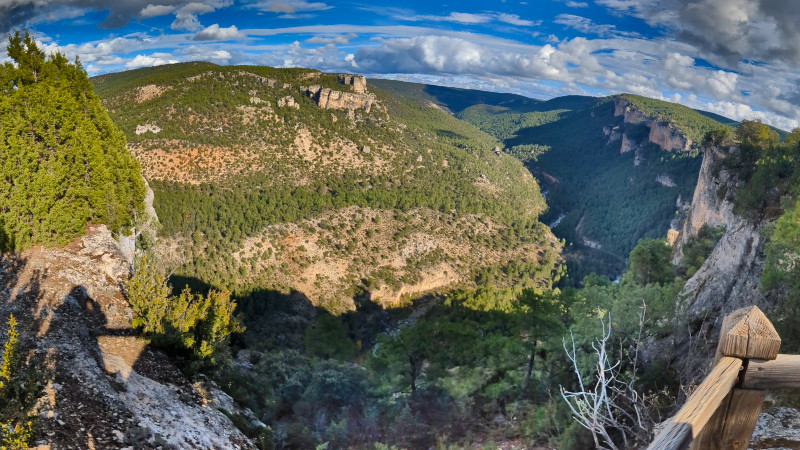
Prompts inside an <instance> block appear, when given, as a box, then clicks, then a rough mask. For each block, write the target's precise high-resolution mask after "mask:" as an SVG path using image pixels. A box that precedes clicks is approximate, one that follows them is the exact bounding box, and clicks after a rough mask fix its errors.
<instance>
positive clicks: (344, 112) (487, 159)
mask: <svg viewBox="0 0 800 450" xmlns="http://www.w3.org/2000/svg"><path fill="white" fill-rule="evenodd" d="M362 80H363V79H362ZM94 82H95V84H96V85H97V92H98V93H99V95H100V96H101V98H102V101H103V104H104V105H105V106H106V108H108V110H109V112H110V114H111V116H112V117H113V119H114V121H115V122H116V124H117V125H118V126H119V127H120V129H122V130H123V132H124V133H125V134H126V136H127V138H128V141H129V147H130V148H131V150H132V152H133V153H134V155H135V156H136V157H137V158H138V160H139V161H140V162H141V165H142V167H143V171H144V174H145V176H146V178H148V180H149V181H150V183H151V186H152V187H153V189H154V191H155V203H154V205H155V208H156V210H157V212H158V215H159V219H160V221H161V223H162V224H163V230H162V231H163V234H164V235H165V236H166V237H167V239H165V240H163V242H168V243H169V244H168V245H166V244H165V245H166V247H165V252H167V253H169V254H170V255H171V256H172V257H173V258H174V260H175V261H178V262H179V264H180V268H179V269H178V271H177V272H176V273H177V274H180V275H183V276H190V277H196V278H198V279H200V280H202V281H203V282H205V283H209V284H211V285H214V286H217V287H220V288H222V287H226V288H229V289H233V290H235V291H236V292H238V293H240V294H241V293H244V292H252V291H256V290H259V289H274V290H278V291H282V292H289V291H292V290H294V291H299V292H302V293H303V294H304V295H306V296H307V297H308V298H309V299H311V301H312V302H313V303H314V304H317V305H325V306H326V307H327V308H329V309H330V310H332V311H334V310H335V311H341V310H344V309H349V308H352V305H353V303H352V302H353V300H352V298H353V296H354V295H356V294H357V293H359V292H369V293H370V295H371V296H372V297H373V299H374V300H375V301H379V302H384V303H386V302H389V303H391V302H396V301H399V300H401V299H402V298H404V296H405V297H408V296H414V295H417V294H418V293H420V292H424V291H429V290H432V289H436V288H444V287H452V286H456V285H464V283H466V285H471V284H473V283H474V279H475V277H476V276H477V275H478V274H479V273H480V272H481V271H484V270H486V269H489V268H492V267H497V268H500V269H502V268H504V267H506V266H507V265H509V264H510V263H519V264H529V265H533V266H535V267H537V268H539V269H537V270H536V275H535V276H532V279H531V280H530V283H531V285H539V286H543V285H546V284H548V283H550V272H552V270H553V268H554V267H555V264H556V260H557V259H558V257H557V255H558V253H559V251H560V250H559V249H560V245H559V244H558V243H557V242H556V241H555V239H554V238H553V237H552V234H550V233H549V230H547V228H546V227H545V226H544V225H542V224H541V223H540V222H539V221H538V216H539V214H540V213H542V212H543V211H544V210H545V202H544V199H543V197H542V195H541V193H540V192H539V188H538V185H537V183H536V181H535V180H534V178H533V177H532V176H531V175H530V173H528V171H527V170H526V169H525V168H524V167H523V166H522V165H521V164H520V163H519V162H518V161H517V160H516V159H514V158H512V157H510V156H508V155H505V154H503V153H498V152H495V151H493V149H494V148H495V147H496V146H497V145H498V142H497V140H496V139H495V138H493V137H491V136H489V135H488V134H486V133H484V132H482V131H480V130H478V129H477V128H475V127H474V126H472V125H470V124H467V123H465V122H463V121H460V120H458V119H456V118H454V117H452V116H450V115H448V114H446V113H444V112H442V111H440V110H438V109H435V108H431V107H429V106H425V105H420V104H417V103H414V102H411V101H408V100H406V99H403V98H401V97H398V96H396V95H392V94H390V93H388V92H384V91H381V90H378V89H375V88H374V87H370V88H369V91H368V92H364V91H363V89H360V88H359V89H357V88H356V87H353V86H350V85H348V84H344V78H343V77H337V75H331V74H323V73H320V72H317V71H313V70H308V69H290V70H284V69H274V68H269V67H252V66H247V67H244V66H236V67H218V66H214V65H210V64H206V63H188V64H177V65H172V66H166V67H165V66H162V67H156V68H152V69H139V70H136V71H131V72H125V73H121V74H112V75H106V76H102V77H98V78H95V79H94ZM500 272H501V273H503V270H500ZM500 278H502V277H500ZM500 278H499V279H498V282H499V283H501V284H503V283H505V284H508V283H510V282H512V280H511V279H510V278H509V277H506V278H507V279H505V280H501V279H500Z"/></svg>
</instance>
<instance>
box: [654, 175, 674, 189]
mask: <svg viewBox="0 0 800 450" xmlns="http://www.w3.org/2000/svg"><path fill="white" fill-rule="evenodd" d="M656 183H658V184H660V185H662V186H666V187H670V188H674V187H675V186H677V184H675V181H673V180H672V178H670V176H669V175H667V174H664V173H661V174H658V176H656Z"/></svg>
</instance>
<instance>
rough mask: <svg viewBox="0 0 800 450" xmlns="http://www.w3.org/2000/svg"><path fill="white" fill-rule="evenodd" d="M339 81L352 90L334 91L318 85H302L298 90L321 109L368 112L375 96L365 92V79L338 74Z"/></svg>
mask: <svg viewBox="0 0 800 450" xmlns="http://www.w3.org/2000/svg"><path fill="white" fill-rule="evenodd" d="M339 83H341V84H342V85H344V86H349V87H350V90H351V91H352V92H344V91H336V90H333V89H330V88H324V87H322V86H319V85H313V86H302V87H300V92H302V93H303V94H304V95H306V96H308V98H310V99H311V100H314V102H316V104H317V106H319V107H320V108H322V109H338V110H346V111H355V110H357V109H363V110H364V111H365V112H367V113H368V112H370V110H371V109H372V106H373V104H374V103H375V96H374V95H372V94H370V93H368V92H367V79H366V78H364V77H362V76H358V75H346V74H342V75H339Z"/></svg>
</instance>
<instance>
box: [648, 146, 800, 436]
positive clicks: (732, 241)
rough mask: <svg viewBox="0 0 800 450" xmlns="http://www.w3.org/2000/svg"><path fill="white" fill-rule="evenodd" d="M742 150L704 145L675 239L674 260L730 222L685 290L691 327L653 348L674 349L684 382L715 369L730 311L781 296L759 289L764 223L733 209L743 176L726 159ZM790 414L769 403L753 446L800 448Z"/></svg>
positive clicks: (770, 303)
mask: <svg viewBox="0 0 800 450" xmlns="http://www.w3.org/2000/svg"><path fill="white" fill-rule="evenodd" d="M737 151H738V148H736V147H732V148H718V147H709V148H706V149H705V153H704V156H703V163H702V166H701V170H700V175H699V179H698V183H697V188H696V189H695V192H694V197H693V199H692V204H691V207H690V209H689V212H688V216H687V219H686V221H685V223H684V225H683V228H682V229H681V231H680V235H679V236H678V238H677V239H676V244H675V245H676V251H675V254H676V256H675V258H676V259H675V262H677V261H678V260H679V258H680V255H681V248H682V247H683V246H684V245H685V244H686V241H687V240H688V239H689V238H690V237H691V236H694V235H696V234H697V232H698V231H699V229H700V227H702V226H703V225H709V226H714V227H725V233H724V234H723V236H722V238H721V239H720V240H719V242H718V243H717V245H716V247H714V249H713V251H712V252H711V254H710V255H709V256H708V258H707V259H706V261H705V262H704V263H703V265H702V267H701V268H700V269H699V270H698V271H697V273H696V274H695V275H694V276H693V277H692V278H690V279H689V280H688V281H687V282H686V285H685V286H684V289H683V292H682V293H681V297H682V298H683V302H684V303H683V305H682V312H683V319H685V322H686V327H685V328H686V330H681V332H679V333H678V334H676V335H674V336H673V337H671V338H669V339H668V340H666V341H663V342H660V343H657V344H656V345H655V346H654V347H653V350H652V351H653V352H654V354H657V353H659V352H660V353H661V356H659V357H660V358H663V355H664V354H670V353H671V355H672V358H674V362H675V367H677V368H678V370H679V372H680V374H681V382H682V383H683V385H684V386H692V385H696V383H698V382H699V381H701V380H702V379H703V377H705V375H706V374H707V373H708V371H709V370H710V368H711V364H712V363H713V358H714V353H715V350H716V346H717V342H718V340H719V332H720V327H721V325H722V319H723V318H724V317H725V315H727V314H728V313H730V312H732V311H733V310H735V309H738V308H741V307H744V306H749V305H757V306H758V307H759V308H761V309H762V310H763V311H764V312H766V313H768V314H769V313H770V312H771V311H774V310H775V309H776V307H777V306H778V305H779V303H780V301H781V294H780V293H779V292H769V293H766V294H763V293H761V291H760V289H759V282H760V279H761V274H762V270H763V267H764V244H765V238H764V236H762V234H761V233H760V232H759V231H760V226H759V225H758V224H754V223H752V222H750V221H748V220H746V219H744V218H742V217H739V216H737V215H736V214H734V213H733V199H734V196H735V192H736V188H737V187H739V185H740V181H739V180H738V179H737V178H736V176H735V175H733V174H731V173H729V172H727V171H726V170H725V169H724V168H723V167H722V164H721V163H722V160H723V159H724V158H725V157H726V156H728V155H729V154H730V153H731V152H737ZM687 331H688V332H687ZM787 411H789V412H788V413H787ZM787 414H788V415H789V416H791V417H792V421H796V420H797V417H798V416H799V415H798V413H797V411H795V410H787V409H786V408H777V409H770V408H766V409H765V410H764V413H762V415H761V417H760V418H759V425H758V426H757V428H756V433H755V434H754V435H753V441H752V442H751V448H771V447H773V444H774V442H780V443H781V444H780V445H781V446H783V447H787V446H788V447H791V448H798V445H800V439H797V433H792V432H790V430H786V429H785V428H786V427H780V426H779V425H776V423H779V422H781V419H776V417H777V416H780V417H783V416H787ZM792 423H794V422H792ZM787 426H791V424H789V425H787ZM784 431H785V433H784ZM778 435H780V436H781V438H780V439H778V440H777V441H772V440H771V439H770V436H778ZM787 436H793V437H791V438H787Z"/></svg>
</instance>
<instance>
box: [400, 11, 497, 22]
mask: <svg viewBox="0 0 800 450" xmlns="http://www.w3.org/2000/svg"><path fill="white" fill-rule="evenodd" d="M406 20H413V21H420V20H429V21H433V22H455V23H463V24H478V23H487V22H491V21H492V16H490V15H489V14H471V13H462V12H451V13H450V14H448V15H446V16H433V15H419V16H414V17H409V18H406Z"/></svg>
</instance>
